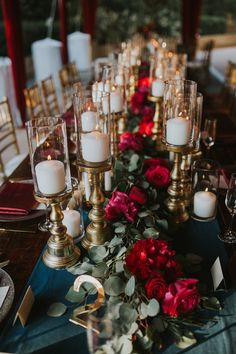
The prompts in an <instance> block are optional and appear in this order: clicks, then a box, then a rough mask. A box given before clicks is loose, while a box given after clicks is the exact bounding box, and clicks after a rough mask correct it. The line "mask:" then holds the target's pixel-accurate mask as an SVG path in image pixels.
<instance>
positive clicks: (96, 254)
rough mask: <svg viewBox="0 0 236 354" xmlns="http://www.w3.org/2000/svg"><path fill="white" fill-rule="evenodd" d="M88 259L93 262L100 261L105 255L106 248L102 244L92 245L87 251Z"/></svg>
mask: <svg viewBox="0 0 236 354" xmlns="http://www.w3.org/2000/svg"><path fill="white" fill-rule="evenodd" d="M88 254H89V257H90V259H91V260H92V261H93V262H95V263H100V262H101V261H103V260H104V258H105V257H106V256H107V249H106V247H104V246H96V247H92V248H91V249H90V250H89V251H88Z"/></svg>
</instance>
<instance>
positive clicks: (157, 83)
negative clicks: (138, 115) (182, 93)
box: [149, 55, 164, 97]
mask: <svg viewBox="0 0 236 354" xmlns="http://www.w3.org/2000/svg"><path fill="white" fill-rule="evenodd" d="M149 80H150V91H151V92H150V94H151V95H152V96H155V97H163V94H164V66H163V60H162V58H160V57H159V56H158V55H155V56H153V57H152V58H151V63H150V78H149Z"/></svg>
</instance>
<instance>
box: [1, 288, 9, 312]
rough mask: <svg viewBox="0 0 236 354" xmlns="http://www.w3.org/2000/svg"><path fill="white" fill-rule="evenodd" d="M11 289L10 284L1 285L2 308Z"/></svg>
mask: <svg viewBox="0 0 236 354" xmlns="http://www.w3.org/2000/svg"><path fill="white" fill-rule="evenodd" d="M8 290H9V286H1V287H0V308H1V307H2V305H3V303H4V300H5V298H6V296H7V293H8Z"/></svg>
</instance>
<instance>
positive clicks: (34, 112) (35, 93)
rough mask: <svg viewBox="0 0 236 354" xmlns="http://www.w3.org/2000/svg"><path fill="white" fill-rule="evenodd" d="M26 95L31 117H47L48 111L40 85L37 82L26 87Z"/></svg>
mask: <svg viewBox="0 0 236 354" xmlns="http://www.w3.org/2000/svg"><path fill="white" fill-rule="evenodd" d="M24 95H25V102H26V107H27V109H28V114H29V117H30V119H34V118H39V117H45V115H46V114H45V113H46V112H45V109H44V106H43V101H42V97H41V92H40V88H39V85H37V84H35V85H33V86H32V87H30V88H28V89H27V88H26V89H24Z"/></svg>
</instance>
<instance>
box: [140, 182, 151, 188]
mask: <svg viewBox="0 0 236 354" xmlns="http://www.w3.org/2000/svg"><path fill="white" fill-rule="evenodd" d="M141 186H142V187H143V188H144V189H148V187H149V186H150V184H149V183H148V182H147V181H143V182H142V183H141Z"/></svg>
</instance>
